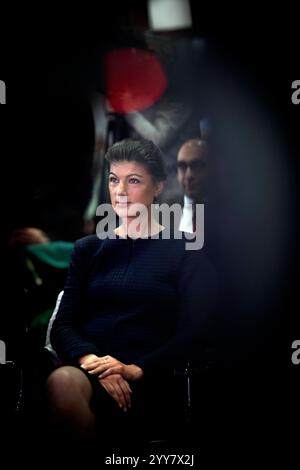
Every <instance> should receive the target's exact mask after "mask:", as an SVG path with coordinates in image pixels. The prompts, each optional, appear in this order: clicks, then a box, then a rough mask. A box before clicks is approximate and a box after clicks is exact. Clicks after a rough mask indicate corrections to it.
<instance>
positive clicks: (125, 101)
mask: <svg viewBox="0 0 300 470" xmlns="http://www.w3.org/2000/svg"><path fill="white" fill-rule="evenodd" d="M105 80H106V97H107V99H108V101H109V104H110V106H111V108H112V110H113V111H114V112H116V113H129V112H132V111H142V110H143V109H145V108H148V107H149V106H151V105H153V104H154V103H155V102H156V101H157V100H158V99H159V98H160V97H161V96H162V94H163V93H164V91H165V89H166V88H167V78H166V74H165V72H164V70H163V68H162V66H161V64H160V62H159V61H158V60H157V58H156V57H155V56H154V55H153V54H152V53H151V52H148V51H145V50H143V49H136V48H120V49H113V50H112V51H109V52H108V53H107V54H106V56H105Z"/></svg>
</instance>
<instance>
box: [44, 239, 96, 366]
mask: <svg viewBox="0 0 300 470" xmlns="http://www.w3.org/2000/svg"><path fill="white" fill-rule="evenodd" d="M97 242H98V243H101V241H100V240H97ZM94 244H95V241H93V240H91V237H86V238H84V239H81V240H79V241H77V242H76V243H75V246H74V249H73V252H72V256H71V262H70V267H69V272H68V276H67V280H66V284H65V287H64V294H63V296H62V300H61V303H60V306H59V310H58V312H57V315H56V318H55V320H54V322H53V326H52V330H51V334H50V338H51V343H52V346H53V348H54V349H55V351H56V352H57V354H58V356H59V357H60V359H61V360H63V361H65V362H68V363H75V364H78V360H79V358H80V357H82V356H85V355H86V354H94V355H96V356H101V353H102V352H101V351H99V350H98V348H97V347H96V346H95V345H94V344H93V343H91V342H88V341H85V340H84V338H82V336H81V335H80V333H79V331H78V324H79V323H80V321H81V320H82V318H83V316H84V314H85V304H84V291H85V282H86V277H87V273H88V268H89V261H90V257H91V255H92V253H91V252H92V249H91V248H92V247H93V245H94Z"/></svg>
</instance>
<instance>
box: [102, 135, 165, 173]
mask: <svg viewBox="0 0 300 470" xmlns="http://www.w3.org/2000/svg"><path fill="white" fill-rule="evenodd" d="M105 159H106V160H107V161H108V163H109V164H110V165H111V164H112V163H115V162H125V161H126V162H136V163H140V164H142V165H145V166H146V167H147V169H148V171H149V173H150V175H151V176H152V178H153V179H154V180H155V181H164V180H165V179H166V178H167V176H166V169H165V164H164V160H163V156H162V153H161V151H160V149H159V148H158V147H157V146H156V145H155V144H154V143H153V142H152V141H151V140H147V139H139V140H135V139H124V140H121V141H120V142H116V143H115V144H114V145H112V146H111V147H110V148H109V149H108V151H107V152H106V155H105Z"/></svg>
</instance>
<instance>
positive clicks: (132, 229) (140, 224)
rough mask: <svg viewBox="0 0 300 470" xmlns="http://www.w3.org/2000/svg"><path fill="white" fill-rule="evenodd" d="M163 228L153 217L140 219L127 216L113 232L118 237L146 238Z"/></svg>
mask: <svg viewBox="0 0 300 470" xmlns="http://www.w3.org/2000/svg"><path fill="white" fill-rule="evenodd" d="M163 229H164V227H163V225H160V224H159V223H158V222H157V221H156V220H155V219H154V218H153V217H151V218H150V220H144V221H141V220H140V219H139V218H130V219H129V218H127V219H123V220H122V224H121V225H120V226H119V227H117V228H116V229H115V234H116V235H119V236H120V237H124V238H127V237H130V238H147V237H152V236H154V235H156V234H158V233H159V232H161V231H162V230H163Z"/></svg>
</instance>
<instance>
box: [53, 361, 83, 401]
mask: <svg viewBox="0 0 300 470" xmlns="http://www.w3.org/2000/svg"><path fill="white" fill-rule="evenodd" d="M46 394H47V399H48V401H49V402H50V403H52V404H55V405H56V406H59V407H61V406H63V407H65V406H66V405H67V404H68V405H72V403H74V404H75V403H79V402H80V401H84V402H89V401H90V399H91V395H92V387H91V384H90V382H89V380H88V378H87V377H86V376H85V375H84V373H83V372H82V371H81V370H79V369H77V368H76V367H71V366H64V367H60V368H58V369H56V370H55V371H53V372H52V373H51V374H50V375H49V377H48V379H47V382H46Z"/></svg>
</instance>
